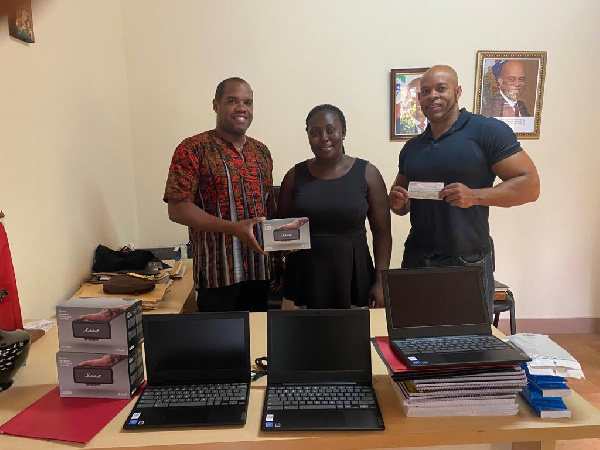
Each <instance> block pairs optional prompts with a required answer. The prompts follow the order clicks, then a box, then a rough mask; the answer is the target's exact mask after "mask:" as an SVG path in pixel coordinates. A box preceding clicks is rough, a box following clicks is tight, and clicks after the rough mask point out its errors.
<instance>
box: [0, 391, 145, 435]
mask: <svg viewBox="0 0 600 450" xmlns="http://www.w3.org/2000/svg"><path fill="white" fill-rule="evenodd" d="M13 389H14V388H13ZM138 392H139V390H138ZM130 401H131V400H130V399H113V398H63V397H61V396H60V393H59V390H58V387H56V388H54V389H52V390H51V391H50V392H48V393H47V394H46V395H44V396H43V397H42V398H41V399H39V400H38V401H37V402H35V403H34V404H33V405H31V406H29V407H28V408H25V409H24V410H23V411H21V412H20V413H19V414H17V415H16V416H15V417H13V418H12V419H10V420H9V421H8V422H6V423H5V424H4V425H2V426H1V427H0V433H6V434H12V435H13V436H23V437H31V438H37V439H55V440H59V441H69V442H81V443H82V444H87V443H88V442H90V441H91V440H92V438H93V437H94V436H96V435H97V434H98V433H99V432H100V431H101V430H102V428H104V427H105V426H106V425H107V424H108V422H110V421H111V420H112V419H113V418H114V417H115V416H116V415H117V414H119V412H120V411H121V410H122V409H123V408H124V407H125V406H127V405H128V404H129V402H130Z"/></svg>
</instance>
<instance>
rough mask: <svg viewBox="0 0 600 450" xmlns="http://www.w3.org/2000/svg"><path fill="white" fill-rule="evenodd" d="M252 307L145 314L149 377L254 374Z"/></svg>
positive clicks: (226, 378) (234, 378) (185, 379)
mask: <svg viewBox="0 0 600 450" xmlns="http://www.w3.org/2000/svg"><path fill="white" fill-rule="evenodd" d="M244 314H245V315H246V316H247V314H248V313H222V314H219V313H216V314H207V313H205V314H165V315H156V316H144V318H143V319H144V350H145V357H146V372H147V375H148V381H149V382H151V383H171V382H172V383H180V382H184V383H185V382H211V381H243V380H244V377H246V378H248V377H249V376H250V354H249V353H250V352H249V339H248V318H247V317H244Z"/></svg>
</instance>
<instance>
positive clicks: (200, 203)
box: [163, 77, 275, 311]
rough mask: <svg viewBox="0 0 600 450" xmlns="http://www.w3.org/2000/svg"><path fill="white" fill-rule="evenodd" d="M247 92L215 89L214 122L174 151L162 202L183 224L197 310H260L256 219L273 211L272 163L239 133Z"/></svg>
mask: <svg viewBox="0 0 600 450" xmlns="http://www.w3.org/2000/svg"><path fill="white" fill-rule="evenodd" d="M252 107H253V95H252V89H251V88H250V85H249V84H248V83H247V82H246V81H244V80H242V79H241V78H237V77H235V78H228V79H226V80H223V81H222V82H221V83H219V85H218V86H217V90H216V92H215V98H214V100H213V110H214V111H215V113H216V115H217V116H216V118H217V126H216V128H215V129H214V130H211V131H206V132H204V133H200V134H198V135H196V136H192V137H189V138H187V139H185V140H184V141H183V142H182V143H181V144H179V146H178V147H177V148H176V149H175V153H174V155H173V159H172V161H171V166H170V168H169V176H168V179H167V185H166V188H165V195H164V198H163V200H164V201H165V202H167V203H168V205H169V206H168V209H169V218H170V219H171V220H172V221H173V222H177V223H180V224H182V225H187V226H188V227H189V234H190V242H191V243H192V249H193V253H194V282H195V286H196V290H197V291H198V310H199V311H231V310H250V311H253V310H265V309H266V304H267V295H268V290H269V279H270V273H269V272H270V270H269V264H268V259H267V254H266V253H265V252H264V251H263V250H262V243H263V240H262V235H261V230H260V226H259V223H260V222H261V221H262V220H264V219H265V217H271V216H274V213H275V200H274V197H273V178H272V170H273V160H272V159H271V154H270V152H269V149H268V148H267V147H266V146H265V145H264V144H262V143H261V142H259V141H257V140H255V139H252V138H251V137H249V136H246V130H247V129H248V127H249V126H250V124H251V123H252Z"/></svg>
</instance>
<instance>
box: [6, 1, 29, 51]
mask: <svg viewBox="0 0 600 450" xmlns="http://www.w3.org/2000/svg"><path fill="white" fill-rule="evenodd" d="M8 34H9V35H10V36H12V37H14V38H16V39H19V40H21V41H23V42H26V43H28V44H33V43H35V34H34V33H33V14H32V12H31V0H19V1H17V2H15V5H14V7H13V9H12V10H11V11H10V12H9V13H8Z"/></svg>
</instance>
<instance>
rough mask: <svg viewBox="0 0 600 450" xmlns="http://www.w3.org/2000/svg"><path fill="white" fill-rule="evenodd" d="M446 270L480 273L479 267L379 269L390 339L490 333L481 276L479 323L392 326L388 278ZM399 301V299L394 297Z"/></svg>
mask: <svg viewBox="0 0 600 450" xmlns="http://www.w3.org/2000/svg"><path fill="white" fill-rule="evenodd" d="M448 272H477V273H478V274H480V273H481V269H480V268H479V267H475V266H473V267H424V268H417V269H384V270H382V271H381V276H382V281H383V297H384V301H385V316H386V322H387V329H388V336H389V338H390V339H411V338H424V337H439V336H461V335H484V334H488V335H489V334H492V329H491V326H490V324H489V322H488V319H487V317H488V308H487V301H486V300H485V294H484V290H483V281H482V277H481V276H479V277H477V279H478V282H479V291H480V296H481V299H482V306H483V308H484V313H483V317H482V319H483V320H482V322H481V323H476V324H460V325H435V326H415V327H403V328H398V327H394V324H393V322H392V305H391V302H392V299H391V298H390V292H389V287H388V278H389V277H392V276H396V275H398V274H399V273H414V274H423V273H432V274H433V273H448ZM396 301H397V302H399V303H401V302H402V300H401V299H396Z"/></svg>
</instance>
